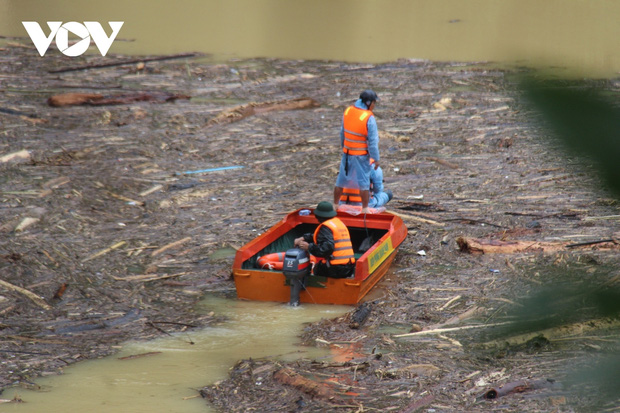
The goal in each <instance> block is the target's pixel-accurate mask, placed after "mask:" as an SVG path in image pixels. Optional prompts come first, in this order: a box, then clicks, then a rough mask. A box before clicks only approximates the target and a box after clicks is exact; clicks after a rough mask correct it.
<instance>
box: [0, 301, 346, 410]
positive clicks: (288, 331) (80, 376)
mask: <svg viewBox="0 0 620 413" xmlns="http://www.w3.org/2000/svg"><path fill="white" fill-rule="evenodd" d="M201 306H202V307H203V310H204V311H206V312H208V311H211V310H213V311H215V312H216V313H217V314H223V315H225V316H227V317H230V322H226V323H224V324H223V325H221V326H217V327H209V328H205V329H204V330H200V331H189V332H186V333H180V334H175V335H174V336H173V337H165V338H160V339H157V340H153V341H149V342H143V343H128V344H125V345H123V348H122V350H121V352H120V353H119V354H117V355H115V356H112V357H107V358H104V359H100V360H92V361H85V362H81V363H78V364H75V365H73V366H70V367H67V368H66V369H65V373H64V374H63V375H62V376H53V377H47V378H44V379H40V380H37V381H36V383H37V384H38V385H40V386H42V388H43V390H44V391H43V392H34V391H27V390H24V389H7V390H5V392H4V393H3V394H2V398H5V399H11V398H13V396H14V395H15V394H18V395H20V396H21V398H22V399H23V400H25V401H26V402H27V403H22V404H12V403H11V404H2V405H0V412H19V413H31V412H37V413H41V412H46V413H60V412H62V413H66V412H89V413H99V412H101V413H103V412H105V413H110V412H118V413H121V412H122V413H125V412H132V413H140V412H145V413H161V412H180V411H182V412H184V413H191V412H202V413H204V412H206V411H210V410H209V409H208V408H207V407H206V402H205V401H204V400H202V399H201V398H200V397H195V396H196V395H197V390H198V389H200V388H201V387H202V386H204V385H207V384H210V383H214V382H216V381H218V380H222V379H224V378H226V377H227V374H228V369H229V368H230V367H231V366H232V365H233V364H234V363H235V362H236V361H237V360H240V359H244V358H249V357H252V358H259V357H264V356H268V355H269V356H278V357H279V358H281V359H289V360H290V359H295V358H299V357H310V358H316V357H322V356H326V355H328V352H327V351H326V350H321V349H317V348H314V347H312V348H306V347H299V346H296V345H295V344H296V343H297V342H298V341H299V339H298V336H299V334H300V333H301V330H302V329H303V323H305V322H311V321H317V320H320V319H321V318H333V317H338V316H340V315H342V314H344V313H345V312H347V311H350V310H351V307H345V306H318V305H305V306H301V307H289V306H287V305H284V304H280V303H264V302H248V301H239V300H227V299H223V298H216V297H208V298H207V299H205V300H204V301H203V303H202V304H201ZM191 343H194V344H191ZM143 353H154V354H152V355H149V356H145V357H140V358H134V359H126V360H120V359H119V358H121V357H127V356H130V355H136V354H143Z"/></svg>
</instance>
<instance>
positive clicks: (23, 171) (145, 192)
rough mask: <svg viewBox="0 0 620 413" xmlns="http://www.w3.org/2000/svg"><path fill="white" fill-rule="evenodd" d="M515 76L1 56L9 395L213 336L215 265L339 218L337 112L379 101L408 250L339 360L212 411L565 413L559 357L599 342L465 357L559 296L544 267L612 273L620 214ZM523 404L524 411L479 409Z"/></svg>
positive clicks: (1, 217) (229, 290) (583, 339)
mask: <svg viewBox="0 0 620 413" xmlns="http://www.w3.org/2000/svg"><path fill="white" fill-rule="evenodd" d="M124 60H126V61H128V62H127V63H125V64H121V63H122V62H123V61H124ZM115 62H121V63H119V64H114V63H115ZM80 67H82V68H83V69H84V70H79V69H80ZM64 68H70V69H71V70H63V69H64ZM514 75H515V74H514V73H509V72H504V71H500V70H494V69H492V68H490V67H487V66H485V65H484V64H478V65H476V64H463V63H452V62H445V63H434V62H427V61H408V60H403V61H398V62H392V63H386V64H378V65H364V64H351V63H342V62H327V61H307V62H306V61H280V60H270V59H255V60H243V61H230V62H225V63H222V62H211V61H209V60H208V59H207V58H205V57H202V56H198V55H193V54H192V55H184V56H181V57H180V58H179V57H178V56H177V57H176V58H173V59H169V60H167V59H164V58H157V59H150V60H149V59H145V60H144V61H141V60H140V59H135V58H131V59H127V58H126V57H122V56H108V57H106V58H101V57H98V56H97V57H95V56H83V57H80V58H75V59H69V58H66V57H63V56H61V55H60V54H56V55H54V54H53V53H49V54H48V55H47V56H46V57H45V58H44V59H42V58H39V56H38V55H37V54H36V53H33V50H30V48H28V47H24V46H23V45H21V46H20V45H19V44H13V45H9V46H7V47H4V48H3V53H2V55H0V90H1V91H2V93H0V125H1V128H0V234H1V236H0V279H1V281H2V282H1V283H0V316H1V318H0V351H1V352H2V360H3V361H2V365H1V367H0V369H1V371H2V374H0V388H7V387H9V386H12V385H17V386H19V385H20V383H26V382H29V381H31V380H33V379H34V378H36V377H37V376H39V375H41V374H49V373H58V372H60V371H61V370H62V368H63V367H64V366H66V365H67V364H70V363H74V362H77V361H79V360H83V359H87V358H94V357H99V356H102V355H107V354H112V353H113V352H114V348H113V346H114V345H115V344H118V343H120V342H122V341H124V340H127V339H130V338H131V339H149V338H152V337H156V336H160V335H162V334H165V333H173V332H176V331H182V330H185V329H191V328H198V327H201V326H207V325H209V324H210V323H212V322H214V321H215V320H218V314H208V315H205V314H197V313H196V312H195V307H194V304H195V303H196V302H197V301H198V300H200V299H201V297H203V296H204V294H206V293H222V294H227V295H229V296H231V297H234V283H233V281H232V280H231V275H230V267H231V264H232V257H231V256H230V254H229V255H224V256H222V255H218V252H220V251H222V250H227V249H235V248H239V247H240V246H241V245H243V244H244V243H246V242H248V241H250V240H252V239H253V238H254V237H255V236H256V235H257V234H259V233H262V232H264V231H265V230H266V229H268V228H269V227H270V226H271V225H273V224H274V223H275V222H277V221H279V220H280V219H281V218H282V217H283V216H284V215H285V214H286V213H288V212H290V211H292V210H294V209H297V208H301V207H314V206H315V205H316V204H317V203H318V202H320V201H322V200H331V199H332V191H333V184H334V182H335V180H336V174H337V171H338V164H339V160H340V143H339V130H340V122H341V117H342V113H343V110H344V109H345V107H346V106H347V105H349V104H351V103H352V102H353V101H354V100H355V99H356V98H357V97H358V96H359V94H360V92H361V91H362V90H364V89H367V88H372V89H373V90H375V91H376V92H377V93H378V94H379V97H380V101H379V103H378V105H377V107H376V110H375V115H376V118H377V123H378V126H379V131H380V152H381V165H382V167H383V169H384V174H385V181H386V182H385V186H386V188H389V189H391V190H392V191H393V193H394V199H393V200H392V201H391V202H390V203H389V204H388V211H390V212H393V213H395V214H398V215H399V216H401V217H402V218H403V219H404V221H405V222H406V224H407V226H408V237H407V239H406V240H405V242H404V244H403V245H402V246H401V248H400V250H399V252H398V255H397V258H396V260H395V262H394V264H393V267H392V269H391V272H390V273H389V275H388V277H387V279H386V280H384V281H383V282H382V283H381V285H380V286H379V288H377V289H376V291H373V293H372V294H371V296H370V297H369V303H370V304H369V305H370V307H369V308H371V310H370V313H369V314H367V318H366V317H364V319H363V320H361V321H360V320H356V321H355V323H354V324H356V325H355V328H352V327H351V325H352V323H351V320H350V317H351V316H352V315H348V316H345V317H342V318H338V319H334V320H323V321H322V322H319V323H315V324H312V325H309V326H307V328H306V331H305V333H304V336H303V337H300V342H303V343H304V344H306V345H317V346H326V347H329V348H330V349H331V350H332V351H333V352H334V354H335V356H337V355H340V356H341V358H340V359H339V360H340V361H335V360H336V359H334V361H325V360H323V361H318V360H300V361H299V362H289V363H284V362H279V361H278V360H275V359H274V360H271V359H266V360H240V361H239V364H238V365H237V366H235V368H234V369H232V370H231V376H230V378H229V379H228V380H226V381H224V382H222V383H218V384H217V385H214V384H210V383H205V386H206V387H205V388H204V389H202V390H201V394H202V395H203V396H204V397H205V398H206V399H208V400H210V401H211V402H212V403H213V405H214V406H216V407H217V408H219V409H221V411H250V410H253V409H258V411H260V410H261V408H262V409H267V410H270V411H351V412H353V411H371V410H372V411H402V412H413V411H417V410H418V409H421V408H426V409H435V410H434V411H446V412H447V411H469V412H472V411H489V410H492V409H495V408H497V409H500V410H501V408H500V406H504V407H502V408H504V409H505V410H503V411H518V410H520V411H564V410H562V409H568V407H567V406H568V403H570V402H571V401H570V400H567V399H566V395H565V394H562V393H557V391H556V392H555V393H554V391H555V390H554V389H555V386H551V385H550V384H549V383H551V382H547V381H545V380H546V379H549V378H552V379H557V380H558V381H561V375H560V372H561V371H562V368H563V367H564V366H565V365H566V360H567V354H570V355H571V356H576V355H578V354H580V353H581V352H585V351H587V350H584V349H586V348H587V349H588V350H592V349H594V348H596V347H598V348H599V349H600V348H602V349H604V348H605V346H606V342H605V341H603V340H600V341H599V340H598V339H596V338H595V335H596V334H597V332H599V331H600V329H596V330H588V332H587V335H581V336H580V335H579V334H577V333H575V329H573V330H571V331H572V332H573V333H571V335H570V336H569V338H566V337H564V339H561V340H560V339H558V337H555V339H556V340H549V344H548V345H546V346H544V347H543V348H538V350H531V349H529V350H526V349H523V348H518V347H516V346H515V347H511V350H510V351H505V350H482V349H479V350H473V349H474V348H475V345H474V344H475V343H476V342H477V341H480V340H478V339H477V338H476V337H477V336H476V332H477V331H480V330H483V327H482V326H483V324H487V325H494V324H495V325H500V324H501V323H505V322H508V321H510V320H509V319H507V318H506V317H504V314H505V312H506V310H507V309H508V308H510V307H512V306H515V305H518V303H517V298H518V297H519V296H522V295H525V294H526V293H527V291H529V290H530V288H533V287H535V286H537V285H541V284H547V283H550V282H554V279H552V278H550V277H551V276H548V275H546V274H547V273H546V271H545V268H553V269H555V270H557V269H561V270H563V269H570V270H575V271H580V272H582V273H583V274H591V273H593V272H598V271H599V270H600V269H602V268H609V267H611V268H614V265H615V268H618V267H617V264H618V241H617V240H618V238H619V236H620V211H619V208H618V200H617V199H616V198H614V197H613V196H612V195H611V194H609V193H606V192H605V191H604V190H603V189H601V188H602V187H601V184H600V182H599V181H598V178H597V176H596V174H595V173H594V171H593V170H591V169H590V168H589V167H588V166H587V165H585V166H584V165H583V164H581V163H579V162H577V160H575V159H573V158H571V157H569V156H566V155H565V154H564V152H563V150H562V148H561V147H560V146H558V145H557V144H555V143H553V142H552V141H550V140H548V139H546V138H547V132H546V131H544V130H543V129H542V128H541V127H539V126H538V124H537V123H536V119H537V117H536V115H535V114H534V113H532V112H531V111H530V110H529V109H527V108H526V107H524V106H523V105H522V102H521V99H520V96H519V91H518V89H517V84H516V83H515V82H514ZM601 85H602V86H603V87H604V88H606V89H608V90H609V91H612V92H614V93H618V91H619V90H620V84H619V83H618V82H614V81H606V82H599V86H601ZM50 99H51V100H50ZM71 99H73V100H71ZM48 102H50V103H48ZM59 102H60V103H59ZM457 240H459V242H458V243H457ZM532 244H537V245H538V246H545V247H546V248H542V247H540V248H528V245H532ZM464 245H467V246H468V247H467V248H465V247H464ZM484 245H486V246H487V247H488V248H490V247H489V246H493V245H495V246H496V247H497V246H499V245H504V246H506V245H521V246H524V247H522V248H516V247H515V248H512V249H509V248H507V247H504V248H506V249H504V250H501V249H500V250H497V251H495V250H494V251H492V253H490V252H491V251H489V250H487V251H485V250H484ZM474 246H475V248H477V249H476V252H477V253H476V254H474V253H473V252H474V251H473V248H474ZM556 272H557V271H556ZM556 272H553V273H554V274H555V273H556ZM614 275H617V273H614V272H613V271H611V273H610V275H609V279H610V280H612V281H613V280H614V278H613V277H614ZM615 280H616V282H617V278H615ZM354 310H355V309H353V308H352V314H353V312H354ZM605 325H606V326H607V327H608V328H611V329H612V331H616V332H617V327H613V326H611V327H610V326H609V325H607V324H605ZM613 328H616V330H613ZM424 331H427V332H429V333H428V334H417V335H415V334H412V333H417V332H420V333H423V332H424ZM76 338H78V339H76ZM502 351H503V352H502ZM257 377H261V378H262V381H261V383H262V385H261V386H258V385H257V384H256V383H257V380H256V378H257ZM541 380H543V381H541ZM510 383H513V384H512V385H510V386H509V388H510V389H513V390H514V389H518V391H513V392H497V391H495V393H494V394H496V395H497V394H501V397H497V398H496V399H493V400H490V399H488V398H487V399H484V400H480V399H479V397H478V396H479V395H481V394H485V392H487V391H489V389H497V388H498V386H500V387H501V386H502V385H504V384H510ZM514 383H517V384H514ZM532 383H536V385H533V384H532ZM519 391H520V392H519ZM528 392H529V393H536V394H539V396H538V397H526V396H525V395H526V393H528ZM504 393H506V394H504ZM205 403H206V402H205ZM513 408H514V409H516V410H510V409H513ZM296 409H297V410H296ZM336 409H337V410H336ZM263 411H264V410H263ZM566 411H568V410H566Z"/></svg>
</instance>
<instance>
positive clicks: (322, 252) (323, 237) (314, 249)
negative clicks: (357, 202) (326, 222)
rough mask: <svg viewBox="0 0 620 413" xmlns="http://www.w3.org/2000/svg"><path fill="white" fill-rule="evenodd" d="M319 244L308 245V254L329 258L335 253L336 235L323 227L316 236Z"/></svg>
mask: <svg viewBox="0 0 620 413" xmlns="http://www.w3.org/2000/svg"><path fill="white" fill-rule="evenodd" d="M316 241H317V243H316V244H314V243H310V244H309V245H308V252H309V253H310V254H312V255H314V256H316V257H321V258H329V257H331V256H332V254H333V253H334V234H332V231H331V230H330V229H329V228H328V227H326V226H322V227H321V229H320V230H319V233H318V234H317V236H316Z"/></svg>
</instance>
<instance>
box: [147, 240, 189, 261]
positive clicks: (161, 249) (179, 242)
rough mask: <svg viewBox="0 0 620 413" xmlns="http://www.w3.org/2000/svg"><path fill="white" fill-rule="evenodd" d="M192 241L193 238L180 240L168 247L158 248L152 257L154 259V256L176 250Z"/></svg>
mask: <svg viewBox="0 0 620 413" xmlns="http://www.w3.org/2000/svg"><path fill="white" fill-rule="evenodd" d="M191 240H192V237H185V238H183V239H180V240H178V241H174V242H171V243H170V244H168V245H164V246H163V247H161V248H158V249H156V250H155V251H153V252H152V253H151V257H154V256H156V255H159V254H161V253H162V252H164V251H167V250H169V249H170V248H174V247H178V246H179V245H183V244H185V243H186V242H188V241H191Z"/></svg>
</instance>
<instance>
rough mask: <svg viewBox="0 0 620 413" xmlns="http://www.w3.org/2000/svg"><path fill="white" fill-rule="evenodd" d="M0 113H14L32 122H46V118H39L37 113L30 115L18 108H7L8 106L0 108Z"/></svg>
mask: <svg viewBox="0 0 620 413" xmlns="http://www.w3.org/2000/svg"><path fill="white" fill-rule="evenodd" d="M0 113H4V114H6V115H14V116H18V117H19V118H20V119H23V120H27V121H28V122H32V123H46V122H47V119H40V118H38V117H37V115H31V114H29V113H25V112H21V111H19V110H14V109H9V108H0Z"/></svg>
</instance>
